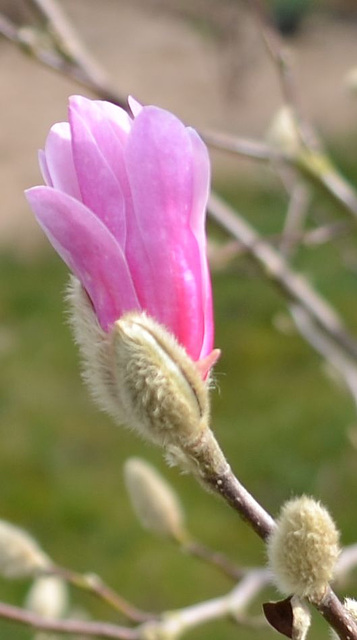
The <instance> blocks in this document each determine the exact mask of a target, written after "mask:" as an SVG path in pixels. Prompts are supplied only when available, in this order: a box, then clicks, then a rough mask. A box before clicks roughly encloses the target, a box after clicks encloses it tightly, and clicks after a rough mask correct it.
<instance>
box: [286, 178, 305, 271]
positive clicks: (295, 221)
mask: <svg viewBox="0 0 357 640" xmlns="http://www.w3.org/2000/svg"><path fill="white" fill-rule="evenodd" d="M310 199H311V198H310V192H309V189H307V187H306V185H305V184H304V183H302V182H297V183H296V184H295V185H294V186H293V188H292V192H291V197H290V201H289V206H288V210H287V213H286V217H285V224H284V229H283V232H282V238H281V242H280V245H279V251H280V253H281V254H282V255H283V256H284V258H285V259H288V258H291V256H292V253H293V251H294V249H295V247H296V246H297V245H296V242H294V240H293V238H294V237H297V236H299V235H300V236H302V237H303V235H304V234H303V233H302V230H303V227H304V222H305V218H306V215H307V210H308V207H309V204H310Z"/></svg>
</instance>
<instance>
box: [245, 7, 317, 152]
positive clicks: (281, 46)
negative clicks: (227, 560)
mask: <svg viewBox="0 0 357 640" xmlns="http://www.w3.org/2000/svg"><path fill="white" fill-rule="evenodd" d="M247 2H248V5H249V6H250V8H251V9H252V11H253V14H254V15H255V17H256V22H257V24H258V26H259V28H260V31H261V34H262V38H263V41H264V44H265V46H266V49H267V51H268V53H269V55H270V57H271V59H272V61H273V64H274V65H275V67H276V69H277V73H278V78H279V80H280V86H281V92H282V96H283V100H284V102H285V104H286V105H288V107H289V109H290V111H291V113H292V116H293V118H294V120H295V122H296V125H297V130H298V134H299V136H300V137H301V140H302V142H303V143H304V144H305V145H306V146H307V147H308V148H310V149H314V150H315V151H316V152H318V151H321V145H320V141H319V139H318V137H317V135H316V133H315V131H314V130H313V128H312V127H311V125H310V123H308V122H307V121H306V120H305V118H303V116H302V112H301V108H300V105H299V95H298V91H297V88H296V83H295V77H294V73H293V70H292V66H291V60H290V58H291V56H290V52H289V51H288V50H287V48H286V46H285V43H284V42H283V39H282V37H281V36H280V33H279V32H278V30H277V29H276V28H275V27H274V25H273V23H272V21H271V20H270V16H269V14H268V10H267V6H266V4H263V2H262V0H247Z"/></svg>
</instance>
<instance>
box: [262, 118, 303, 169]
mask: <svg viewBox="0 0 357 640" xmlns="http://www.w3.org/2000/svg"><path fill="white" fill-rule="evenodd" d="M266 140H267V142H269V144H271V146H272V147H274V148H275V149H276V150H277V151H281V152H283V153H286V154H287V155H288V156H290V157H292V158H294V157H295V156H296V155H297V154H298V152H299V150H300V147H301V142H300V138H299V133H298V129H297V126H296V122H295V119H294V115H293V113H292V111H291V109H290V108H289V107H287V106H284V107H281V109H279V111H278V112H277V113H276V114H275V116H274V118H273V121H272V123H271V125H270V127H269V129H268V131H267V134H266Z"/></svg>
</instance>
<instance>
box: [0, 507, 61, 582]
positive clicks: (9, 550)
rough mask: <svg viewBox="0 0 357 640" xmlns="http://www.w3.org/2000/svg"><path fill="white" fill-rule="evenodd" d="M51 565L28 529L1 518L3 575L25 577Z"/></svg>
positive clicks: (0, 559)
mask: <svg viewBox="0 0 357 640" xmlns="http://www.w3.org/2000/svg"><path fill="white" fill-rule="evenodd" d="M49 565H50V560H49V558H48V556H47V555H46V554H45V553H44V551H42V549H41V548H40V547H39V545H38V544H37V542H36V541H35V540H34V539H33V538H32V537H31V536H30V535H29V534H28V533H27V532H26V531H24V530H23V529H20V528H19V527H16V526H14V525H13V524H10V523H9V522H6V521H5V520H0V574H1V575H3V576H4V577H5V578H25V577H27V576H33V575H35V574H36V573H38V572H39V571H41V570H42V569H45V568H46V567H48V566H49Z"/></svg>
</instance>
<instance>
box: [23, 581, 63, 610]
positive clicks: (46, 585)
mask: <svg viewBox="0 0 357 640" xmlns="http://www.w3.org/2000/svg"><path fill="white" fill-rule="evenodd" d="M67 607H68V590H67V585H66V583H65V582H64V581H63V580H62V579H61V578H58V577H57V576H43V577H41V578H37V580H35V581H34V583H33V585H32V587H31V588H30V590H29V592H28V594H27V597H26V601H25V608H26V609H28V610H29V611H32V612H33V613H36V614H38V615H39V616H42V617H43V618H48V619H54V620H56V619H59V618H63V616H64V615H65V613H66V610H67Z"/></svg>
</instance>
